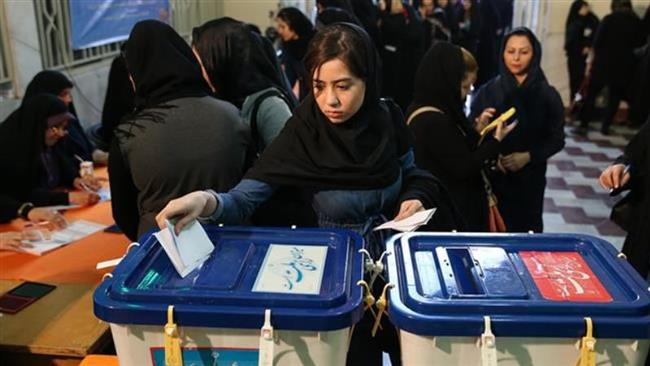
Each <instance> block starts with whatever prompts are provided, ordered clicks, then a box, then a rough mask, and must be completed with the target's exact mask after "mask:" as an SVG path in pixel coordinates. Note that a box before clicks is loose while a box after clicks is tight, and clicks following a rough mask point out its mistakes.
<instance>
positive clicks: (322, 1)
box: [316, 0, 354, 14]
mask: <svg viewBox="0 0 650 366" xmlns="http://www.w3.org/2000/svg"><path fill="white" fill-rule="evenodd" d="M316 3H317V4H318V5H320V6H321V7H323V9H327V8H339V9H343V10H345V11H347V12H349V13H352V14H354V10H353V9H352V4H351V3H350V1H349V0H316Z"/></svg>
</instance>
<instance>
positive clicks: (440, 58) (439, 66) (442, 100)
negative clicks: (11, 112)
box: [409, 42, 471, 131]
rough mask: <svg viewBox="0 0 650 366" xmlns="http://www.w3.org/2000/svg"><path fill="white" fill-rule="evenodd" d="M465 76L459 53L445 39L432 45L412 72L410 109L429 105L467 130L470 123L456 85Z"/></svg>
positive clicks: (458, 86) (456, 47)
mask: <svg viewBox="0 0 650 366" xmlns="http://www.w3.org/2000/svg"><path fill="white" fill-rule="evenodd" d="M464 77H465V64H464V62H463V54H462V52H461V50H460V48H459V47H458V46H455V45H453V44H451V43H447V42H438V43H436V44H434V45H433V46H432V47H431V48H430V49H429V51H428V52H427V53H426V54H425V55H424V57H423V58H422V61H421V62H420V66H419V68H418V71H417V74H416V75H415V91H414V96H413V104H412V105H411V107H410V108H409V111H410V112H413V111H414V110H415V109H417V108H420V107H423V106H433V107H436V108H438V109H440V110H441V111H443V112H444V113H445V114H446V115H448V116H449V118H450V119H451V120H452V121H454V122H455V123H457V124H459V126H460V127H461V128H462V129H463V130H464V131H467V129H468V128H470V129H471V124H470V123H469V120H468V119H467V117H466V116H465V113H464V112H463V100H462V99H461V95H460V84H461V82H462V81H463V78H464Z"/></svg>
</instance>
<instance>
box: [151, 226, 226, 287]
mask: <svg viewBox="0 0 650 366" xmlns="http://www.w3.org/2000/svg"><path fill="white" fill-rule="evenodd" d="M166 222H167V227H166V228H164V229H162V230H160V231H159V232H157V233H155V234H154V236H155V237H156V239H158V242H159V243H160V245H162V247H163V249H164V250H165V253H167V256H168V257H169V260H171V262H172V264H173V265H174V268H176V271H177V272H178V274H179V275H180V276H181V277H183V278H185V276H187V275H188V274H189V273H190V272H192V271H193V270H194V269H195V268H196V267H198V266H200V265H201V264H202V263H203V262H205V260H206V259H208V257H209V256H210V253H212V251H213V250H214V244H212V242H211V241H210V238H208V234H206V233H205V230H203V227H202V226H201V224H199V223H198V222H197V221H196V220H194V221H192V222H191V223H189V224H188V225H187V226H185V227H184V228H183V230H182V231H181V232H180V234H178V235H176V233H175V232H174V224H172V223H171V222H170V221H169V220H166Z"/></svg>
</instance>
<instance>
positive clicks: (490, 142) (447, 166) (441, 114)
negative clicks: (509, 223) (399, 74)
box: [408, 42, 515, 231]
mask: <svg viewBox="0 0 650 366" xmlns="http://www.w3.org/2000/svg"><path fill="white" fill-rule="evenodd" d="M477 70H478V66H477V65H476V61H475V60H474V57H473V56H472V55H471V54H470V53H469V52H468V51H466V50H465V49H462V48H460V47H457V46H454V45H452V44H451V43H446V42H440V43H436V44H435V45H434V46H433V47H432V48H430V49H429V51H428V52H427V53H426V54H425V55H424V58H423V59H422V62H421V63H420V67H419V68H418V71H417V74H416V77H415V80H416V81H415V95H414V100H413V104H411V106H410V107H409V114H410V117H409V123H408V124H409V127H410V129H411V131H413V135H414V136H415V163H416V164H417V166H418V167H420V168H423V169H427V170H428V171H430V172H431V173H432V174H433V175H435V176H436V177H438V178H440V180H442V182H443V183H444V184H445V185H446V186H447V187H448V189H449V192H450V193H451V195H452V198H453V199H454V202H456V204H457V205H458V208H459V210H460V212H461V214H462V216H463V217H464V218H465V220H466V221H467V225H468V227H467V229H468V230H469V231H487V230H488V229H489V227H488V196H487V192H486V189H485V181H484V179H483V176H482V175H483V168H485V167H487V165H488V163H489V162H490V161H494V160H496V159H497V158H498V155H499V143H500V141H501V140H503V139H504V138H505V137H506V136H507V135H508V134H509V133H510V131H512V129H513V128H514V127H515V124H511V125H509V126H507V127H505V126H503V125H499V127H497V129H496V131H495V133H494V135H487V136H486V138H485V139H484V140H483V141H482V142H479V141H480V135H479V132H480V129H481V128H482V126H484V125H485V124H486V122H487V120H488V119H489V118H490V116H491V113H493V110H490V109H488V110H486V111H484V113H483V115H482V118H481V119H482V121H480V122H479V121H477V123H476V125H475V124H473V123H470V121H469V120H468V119H467V117H465V113H464V112H463V105H464V103H465V98H466V97H467V93H468V92H469V90H470V88H471V86H472V84H473V83H474V81H476V73H477ZM477 129H478V131H477Z"/></svg>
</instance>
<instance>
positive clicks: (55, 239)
mask: <svg viewBox="0 0 650 366" xmlns="http://www.w3.org/2000/svg"><path fill="white" fill-rule="evenodd" d="M107 226H108V225H103V224H98V223H95V222H90V221H86V220H77V221H74V222H71V223H70V224H69V225H68V226H67V227H66V228H65V229H62V230H58V231H54V232H52V237H51V239H49V240H35V241H32V240H23V242H24V243H26V244H29V245H31V246H32V247H31V248H23V251H24V252H26V253H29V254H34V255H42V254H43V253H46V252H49V251H50V250H53V249H56V248H58V247H61V246H63V245H66V244H69V243H72V242H73V241H76V240H79V239H82V238H84V237H86V236H88V235H90V234H93V233H96V232H98V231H100V230H103V229H105V228H106V227H107Z"/></svg>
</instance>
